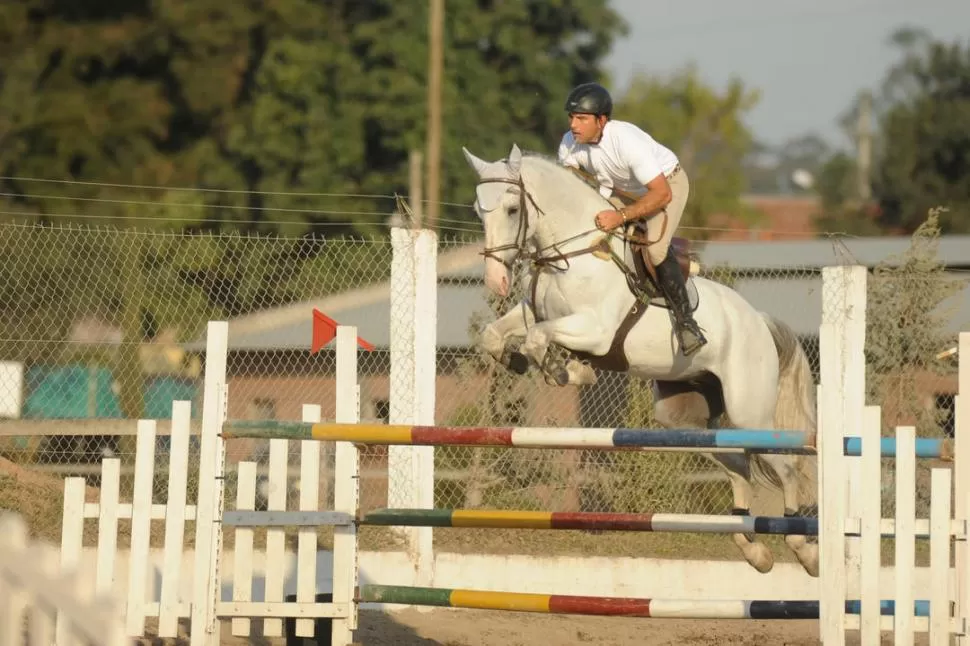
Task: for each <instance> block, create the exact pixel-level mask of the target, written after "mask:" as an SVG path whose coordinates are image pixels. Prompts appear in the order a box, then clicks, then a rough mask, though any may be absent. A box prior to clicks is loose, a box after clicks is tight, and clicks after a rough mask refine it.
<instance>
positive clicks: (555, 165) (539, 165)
mask: <svg viewBox="0 0 970 646" xmlns="http://www.w3.org/2000/svg"><path fill="white" fill-rule="evenodd" d="M527 161H528V162H532V164H530V166H531V168H530V170H537V171H538V172H539V173H540V174H541V175H542V176H544V177H549V178H550V179H552V180H554V181H555V182H556V183H557V185H558V186H559V187H560V188H561V189H562V190H560V191H557V192H558V193H560V194H564V195H563V197H566V195H565V194H566V193H568V194H569V197H570V199H569V200H568V203H567V204H565V205H564V206H569V205H570V204H571V203H572V199H573V198H575V197H580V198H582V199H592V198H593V196H594V195H595V196H596V198H598V199H599V201H600V202H602V203H603V205H604V206H605V207H606V208H608V207H609V206H610V204H609V200H607V199H606V198H605V197H603V194H602V193H600V192H599V190H597V189H596V187H594V186H591V185H590V184H589V183H588V182H587V181H586V180H584V179H583V178H582V177H580V176H579V175H578V174H577V173H576V172H575V171H574V170H572V169H570V168H569V167H567V166H564V165H563V164H560V163H559V159H558V158H557V157H555V156H553V155H549V154H546V153H541V152H534V151H523V153H522V163H523V169H525V167H526V163H527ZM573 191H577V193H578V195H577V194H576V193H573Z"/></svg>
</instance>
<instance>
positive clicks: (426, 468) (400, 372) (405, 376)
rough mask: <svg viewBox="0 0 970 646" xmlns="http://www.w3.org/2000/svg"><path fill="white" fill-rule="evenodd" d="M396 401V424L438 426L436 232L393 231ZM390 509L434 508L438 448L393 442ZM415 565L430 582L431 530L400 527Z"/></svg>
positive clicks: (418, 579)
mask: <svg viewBox="0 0 970 646" xmlns="http://www.w3.org/2000/svg"><path fill="white" fill-rule="evenodd" d="M391 242H392V247H393V254H394V255H393V260H392V264H391V308H390V311H391V315H390V326H391V329H390V333H391V335H390V336H391V386H390V388H391V402H390V422H391V423H392V424H434V408H435V373H436V359H437V357H436V354H437V352H436V347H437V324H438V315H437V253H438V249H437V244H438V243H437V235H436V234H435V233H434V232H433V231H428V230H420V231H414V230H412V229H402V228H395V229H392V230H391ZM387 462H388V464H387V467H388V482H387V498H388V507H412V508H424V509H430V508H432V507H433V506H434V447H431V446H390V447H388V457H387ZM401 532H402V534H403V535H404V536H405V538H406V544H407V551H408V555H409V558H410V559H411V562H412V564H413V566H414V570H415V581H414V585H418V586H427V585H430V583H431V579H432V567H433V564H434V555H433V552H432V529H431V528H430V527H412V528H405V529H403V530H401Z"/></svg>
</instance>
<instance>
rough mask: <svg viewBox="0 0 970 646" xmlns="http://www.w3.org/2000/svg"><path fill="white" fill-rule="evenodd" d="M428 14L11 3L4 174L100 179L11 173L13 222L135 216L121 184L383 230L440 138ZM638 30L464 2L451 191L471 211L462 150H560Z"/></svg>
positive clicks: (234, 210) (614, 19)
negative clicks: (581, 91)
mask: <svg viewBox="0 0 970 646" xmlns="http://www.w3.org/2000/svg"><path fill="white" fill-rule="evenodd" d="M427 4H428V3H427V2H420V3H412V2H392V1H391V0H339V1H337V2H327V3H320V2H311V1H309V0H279V1H277V2H273V3H270V2H263V1H262V0H252V1H250V2H237V3H225V2H216V1H215V0H195V1H194V2H187V1H186V0H157V1H155V2H146V1H145V0H133V1H132V2H117V1H116V0H90V1H87V2H84V3H70V2H63V1H61V0H11V1H10V2H5V3H2V7H0V60H2V63H3V64H2V65H0V115H2V116H0V174H2V175H3V176H5V177H20V178H54V179H58V180H72V181H75V182H93V183H96V184H102V185H87V184H74V185H62V184H37V183H33V182H24V181H18V180H4V181H3V184H4V190H3V192H4V193H9V194H11V196H12V199H10V200H8V201H7V202H8V203H7V205H6V206H7V208H5V209H4V210H5V211H7V213H8V214H9V213H12V212H18V213H23V212H26V213H33V212H35V213H41V214H43V213H46V214H48V215H50V216H53V215H55V214H57V215H58V216H63V215H64V214H78V215H80V216H83V217H84V218H85V219H88V220H89V219H90V218H92V217H111V218H116V217H119V216H126V215H130V213H128V212H127V209H126V208H125V205H124V204H119V203H115V202H104V201H91V200H103V199H105V198H106V197H107V196H108V194H109V193H111V192H110V191H108V190H107V188H106V187H105V186H103V184H105V183H112V184H137V185H162V186H188V187H196V188H203V189H216V190H217V191H218V192H208V193H204V194H201V197H200V198H199V200H198V202H199V204H195V205H193V206H192V207H188V206H186V205H181V204H171V203H169V204H167V205H166V206H167V208H165V209H161V212H157V211H158V210H156V213H155V214H153V217H152V218H151V219H152V220H153V221H154V220H161V224H160V225H161V226H170V227H171V226H172V225H173V224H174V225H175V227H176V228H194V227H203V228H210V229H215V228H227V227H230V228H233V229H244V230H249V231H267V230H272V231H282V232H284V233H302V232H305V231H320V232H326V233H341V232H342V233H361V234H367V235H373V234H378V233H383V222H384V221H385V220H386V219H387V217H388V216H389V215H390V213H391V211H392V210H393V208H394V202H393V201H391V200H389V199H385V200H375V199H365V198H361V197H358V196H359V195H361V194H370V195H374V194H378V195H385V196H389V195H392V194H394V193H406V192H407V180H408V167H407V165H408V155H409V152H410V151H411V150H412V149H415V148H422V147H423V144H424V140H425V131H426V117H425V115H426V113H427V110H426V106H427V89H426V74H427V63H428V38H427V32H428V28H427V23H428V15H427ZM624 30H625V25H624V24H623V22H622V21H621V20H620V18H619V17H618V16H617V14H616V13H614V12H613V11H612V10H611V9H610V8H609V7H608V3H607V2H606V0H583V1H582V2H580V1H578V0H557V1H556V2H540V1H538V0H525V1H522V2H512V3H507V2H492V1H489V0H479V1H478V2H462V3H453V4H449V5H448V8H447V11H446V25H445V35H446V39H445V40H446V42H445V44H444V51H445V53H444V57H445V79H444V88H443V104H444V117H443V123H444V133H443V151H442V152H443V154H442V157H443V166H444V168H443V171H442V196H441V197H442V199H443V200H444V201H460V202H462V203H467V202H468V181H469V180H470V179H471V176H470V175H469V174H468V173H469V171H468V169H467V167H466V165H465V163H464V161H463V159H462V156H461V153H460V150H461V146H462V145H468V146H470V147H473V148H475V149H478V150H483V151H484V152H485V153H486V154H495V155H499V154H504V152H506V151H507V150H508V148H509V147H510V145H511V142H512V141H518V143H519V144H520V145H523V146H528V147H532V148H537V149H549V148H551V147H552V146H554V145H555V143H556V142H557V141H558V136H559V134H560V130H561V127H562V123H563V120H562V115H561V113H560V110H559V108H560V103H561V100H562V97H563V96H564V95H565V93H566V92H567V91H568V88H569V87H570V86H571V85H572V84H573V83H575V82H577V81H579V80H589V79H592V78H600V77H602V69H601V65H602V60H603V58H604V57H605V55H606V53H607V52H608V51H609V48H610V46H611V43H612V40H613V38H614V37H616V36H617V35H619V34H622V33H623V32H624ZM282 193H290V195H283V194H282ZM292 193H301V194H302V195H292ZM113 194H114V197H116V198H117V199H119V200H120V201H122V202H124V201H128V202H148V203H157V202H160V201H162V198H163V196H161V195H159V193H158V192H157V191H147V190H143V191H139V192H137V193H133V192H132V191H126V192H125V194H124V196H123V197H119V196H118V195H117V191H115V192H113ZM324 194H326V195H324ZM330 194H340V195H339V196H332V195H330ZM66 197H70V198H72V199H70V200H68V199H64V198H66ZM129 206H130V205H129ZM142 206H144V204H142ZM469 215H470V214H469V213H468V211H467V209H461V210H460V211H458V213H457V215H455V216H451V217H458V218H462V217H468V216H469ZM176 216H177V217H176ZM173 220H174V221H175V222H173Z"/></svg>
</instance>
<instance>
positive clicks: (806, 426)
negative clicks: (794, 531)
mask: <svg viewBox="0 0 970 646" xmlns="http://www.w3.org/2000/svg"><path fill="white" fill-rule="evenodd" d="M762 316H763V317H764V320H765V323H766V324H767V325H768V329H769V330H770V331H771V338H772V339H774V341H775V350H776V351H777V353H778V395H777V399H776V400H775V417H774V427H775V428H777V429H780V430H796V431H805V432H806V433H808V434H809V435H810V436H811V437H814V436H815V432H816V428H817V409H816V404H815V380H814V378H813V376H812V367H811V365H810V364H809V362H808V356H807V355H806V354H805V350H804V348H802V344H801V343H800V342H799V341H798V336H797V335H796V334H795V331H794V330H792V329H791V327H790V326H789V325H787V324H786V323H784V322H782V321H780V320H778V319H776V318H774V317H772V316H769V315H767V314H763V315H762ZM792 457H793V458H797V459H796V460H795V461H796V463H797V464H798V470H799V472H800V475H801V476H802V478H801V479H802V481H803V482H804V483H805V486H806V487H807V488H808V489H811V491H808V490H806V491H803V492H801V493H802V496H803V497H802V499H803V500H806V499H814V497H815V495H816V492H815V489H814V485H815V481H816V472H815V469H814V468H811V463H812V461H810V460H804V459H801V458H803V457H804V456H792ZM753 462H755V464H756V468H757V466H760V465H757V463H758V462H759V461H758V460H757V459H756V460H754V461H753ZM805 494H809V495H810V498H806V497H805Z"/></svg>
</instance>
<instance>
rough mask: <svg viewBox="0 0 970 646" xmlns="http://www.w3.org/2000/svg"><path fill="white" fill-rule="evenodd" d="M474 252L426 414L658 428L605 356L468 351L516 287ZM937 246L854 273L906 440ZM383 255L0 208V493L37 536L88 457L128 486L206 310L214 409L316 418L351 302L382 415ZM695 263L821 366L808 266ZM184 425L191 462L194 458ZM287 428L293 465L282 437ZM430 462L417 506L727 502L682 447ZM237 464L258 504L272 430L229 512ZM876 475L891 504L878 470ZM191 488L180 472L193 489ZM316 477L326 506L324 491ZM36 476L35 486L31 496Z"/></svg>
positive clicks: (445, 305)
mask: <svg viewBox="0 0 970 646" xmlns="http://www.w3.org/2000/svg"><path fill="white" fill-rule="evenodd" d="M477 250H478V246H476V245H475V244H472V245H468V244H465V243H463V242H461V241H457V242H450V241H442V242H439V250H438V258H437V266H438V275H439V278H438V296H437V298H438V303H437V308H438V317H439V328H438V347H437V353H436V405H435V421H436V422H437V423H439V424H449V425H485V426H489V425H509V426H525V425H528V426H548V427H557V426H590V427H613V426H628V427H642V428H645V429H650V428H656V427H657V426H658V425H657V424H656V422H655V420H654V418H653V409H652V396H651V391H650V384H649V383H647V382H643V381H640V380H638V379H635V378H631V377H628V376H626V375H622V374H612V373H603V372H601V373H599V374H598V382H597V383H596V384H595V385H592V386H583V387H578V388H577V387H565V388H560V387H556V386H551V385H548V384H546V383H544V382H543V381H542V379H541V377H538V376H537V374H536V373H535V372H532V373H530V374H528V375H524V376H519V375H513V374H510V373H509V372H508V371H506V370H504V369H503V368H500V367H497V366H496V364H495V362H494V361H493V360H492V359H491V358H490V357H488V356H486V355H484V354H483V353H482V351H481V350H480V349H479V348H478V347H477V345H476V339H477V335H478V334H479V332H480V330H481V329H482V326H483V325H484V324H486V323H487V322H488V321H490V320H491V319H493V318H494V317H496V316H497V315H498V314H499V313H500V312H504V311H505V310H506V309H507V308H508V307H510V306H511V305H512V304H514V303H515V302H516V301H517V298H518V297H521V293H519V294H513V295H512V296H511V297H510V298H509V299H506V300H503V301H497V300H495V299H494V298H493V297H492V296H490V295H489V294H488V293H487V292H486V290H485V288H484V286H483V284H482V280H481V270H482V266H481V257H480V256H479V255H477V253H476V252H477ZM934 253H935V251H934V248H933V237H932V235H927V236H925V239H924V238H921V237H919V236H917V237H916V238H914V243H913V245H912V248H911V249H910V250H909V251H907V252H906V254H905V255H904V256H903V257H902V258H897V259H887V261H886V262H884V263H882V264H880V265H879V266H876V267H875V268H874V269H873V270H872V272H871V273H870V275H869V278H868V298H869V302H868V312H867V321H868V325H867V342H866V358H867V389H868V390H867V401H868V402H869V403H881V404H882V406H883V411H882V413H883V422H884V433H889V432H891V429H892V427H893V426H895V425H897V424H913V425H915V426H916V427H917V430H918V433H919V435H920V436H924V437H925V436H936V437H939V436H946V435H952V428H953V421H952V394H953V392H954V391H955V389H956V362H955V361H952V360H949V361H940V360H937V359H936V358H935V357H936V354H937V353H939V352H940V350H943V349H945V348H947V347H949V346H951V345H953V339H954V338H955V332H956V330H958V329H960V328H961V327H963V328H966V327H967V323H968V321H965V320H960V319H959V318H958V316H957V314H955V313H954V311H952V310H948V309H946V307H945V306H946V305H947V304H948V303H950V301H952V296H953V295H954V294H957V293H958V291H959V290H961V289H964V288H965V286H966V281H965V280H963V279H960V278H959V277H955V274H953V273H952V272H945V271H944V268H943V267H942V266H941V265H940V263H939V262H937V261H936V260H935V259H934V258H935V256H934ZM391 266H392V251H391V245H390V242H389V241H388V240H384V239H379V240H378V239H375V240H366V241H365V240H351V239H338V238H318V237H299V238H286V237H275V236H246V235H231V234H206V233H184V234H174V233H158V232H146V231H138V230H119V229H110V228H90V227H78V226H39V225H37V226H35V225H18V224H0V362H2V363H0V377H2V380H0V459H3V460H5V462H4V463H3V464H4V465H5V469H4V472H3V473H2V474H0V478H2V480H0V506H2V507H4V508H12V509H23V510H25V516H26V517H27V518H28V522H29V523H30V525H31V528H32V530H33V532H34V533H36V534H39V535H43V536H45V537H47V538H48V539H53V540H57V538H58V536H59V531H60V515H61V506H60V505H61V502H60V501H61V494H60V490H61V478H63V477H64V476H68V475H83V476H85V477H86V478H87V479H88V483H89V484H90V485H91V486H92V487H97V486H98V475H97V474H98V467H99V461H100V460H101V459H102V458H103V457H104V456H108V455H113V456H118V457H119V458H120V459H121V460H122V464H123V472H122V473H123V478H125V480H124V481H123V483H122V499H123V500H124V499H125V496H130V469H131V467H132V466H133V464H134V455H133V453H134V429H135V423H134V420H136V419H138V418H141V417H147V418H153V419H158V420H160V421H162V422H164V421H166V420H168V419H169V418H170V416H171V403H172V401H173V400H177V399H188V400H190V401H192V402H193V423H194V424H195V425H197V424H198V418H199V416H200V415H201V390H202V377H203V368H204V347H205V339H204V333H205V324H206V322H207V321H209V320H229V321H230V356H229V361H228V381H229V393H230V394H229V411H228V414H229V416H230V417H231V418H234V419H287V420H299V419H300V418H301V414H302V406H303V404H307V403H313V404H320V405H321V407H322V415H323V419H325V420H327V419H333V417H334V397H335V383H334V379H335V358H334V355H333V349H332V346H328V347H325V348H323V349H322V350H321V351H320V352H317V353H311V352H310V343H311V328H312V310H313V308H318V309H320V310H321V311H322V312H324V313H326V314H327V315H329V316H332V317H333V318H335V319H337V320H338V322H339V321H341V320H342V318H343V316H345V315H349V314H348V313H350V312H353V313H354V314H353V316H356V317H358V319H357V320H359V321H360V322H361V323H360V331H361V335H362V336H363V337H364V338H365V339H366V340H368V341H370V342H373V343H375V346H376V348H375V349H374V351H372V352H365V351H362V352H361V353H360V354H359V362H360V365H359V368H358V371H359V376H360V384H361V416H362V418H363V419H364V420H365V421H374V422H387V421H388V420H389V419H390V418H391V415H392V408H391V407H392V406H393V405H394V404H393V401H394V399H395V393H400V392H405V391H407V390H408V389H409V388H411V386H412V385H411V384H409V383H404V382H402V383H398V384H392V383H391V381H392V380H391V365H392V363H393V362H394V361H395V359H396V358H395V357H393V356H391V352H390V348H389V338H390V333H391V332H390V330H391V329H393V327H394V326H397V325H400V322H396V321H393V320H390V314H389V312H390V311H392V309H394V308H392V307H391V305H392V304H394V303H395V302H396V303H397V305H402V304H404V303H402V302H401V301H402V299H407V298H409V295H408V294H407V293H404V292H395V291H393V290H392V288H391V283H390V282H389V278H390V274H391ZM703 271H704V273H705V275H707V276H711V277H713V278H715V279H717V280H719V281H722V282H724V283H726V284H728V285H731V286H735V287H737V288H738V289H740V290H742V292H743V293H745V294H759V295H761V296H762V298H761V302H768V303H770V307H768V308H766V309H767V311H768V313H769V314H771V315H773V316H776V317H779V318H781V319H782V320H786V321H790V322H792V323H793V324H797V325H796V327H797V328H798V330H797V331H798V332H799V334H800V335H801V341H802V343H803V346H804V347H805V350H806V352H807V353H808V356H809V358H810V362H811V365H812V369H813V371H814V373H815V376H816V378H817V375H818V348H817V339H816V337H815V334H814V332H812V330H817V328H818V323H819V322H820V319H819V317H820V311H821V306H820V303H821V299H822V298H823V294H822V292H821V278H820V275H819V270H818V268H817V267H813V266H790V267H785V268H782V269H773V270H764V269H763V270H751V269H750V268H745V267H744V263H743V262H742V261H740V260H739V261H738V266H737V267H704V268H703ZM766 294H767V295H768V298H767V300H766V299H765V298H764V295H766ZM775 295H777V298H775ZM948 298H949V299H950V301H948V300H947V299H948ZM950 304H952V303H950ZM937 305H943V306H944V307H942V308H940V307H937ZM368 337H370V338H368ZM404 373H405V374H408V373H409V371H408V370H405V371H404ZM164 428H165V427H164V424H160V429H162V433H163V435H162V436H161V437H160V438H159V439H158V443H157V444H158V446H157V460H156V462H157V464H158V465H159V467H158V469H157V472H156V483H155V484H156V487H155V488H156V500H155V501H156V502H164V501H165V490H166V486H167V485H166V478H167V471H166V467H165V466H164V465H165V464H167V450H168V442H167V438H166V437H165V436H164ZM197 431H198V429H197V426H194V427H193V432H194V433H197ZM195 439H196V438H193V445H192V446H193V449H194V452H193V456H192V461H191V462H190V471H192V470H193V469H195V468H196V465H197V462H196V459H197V457H196V456H197V453H196V452H197V445H196V444H195V442H194V440H195ZM290 444H291V447H290V456H289V459H288V461H289V463H290V465H291V469H290V470H291V473H294V474H295V473H298V464H299V443H298V442H291V443H290ZM324 455H325V458H324V460H323V466H322V470H323V473H321V483H327V482H329V480H330V479H331V478H332V468H333V465H332V447H328V448H327V450H326V452H325V453H324ZM387 455H388V452H387V449H386V448H383V447H373V448H368V449H367V450H366V451H365V454H364V459H363V461H362V465H361V470H362V474H361V507H362V511H367V510H369V509H374V508H378V507H382V506H385V505H387V504H388V499H389V498H388V479H387V461H388V457H387ZM434 459H435V491H434V498H435V500H434V502H435V506H437V507H442V508H483V507H491V508H509V509H512V508H514V509H538V510H550V511H551V510H556V511H559V510H562V511H566V510H583V511H618V512H677V513H714V514H719V513H729V512H730V509H731V505H732V502H731V492H730V487H729V485H728V482H727V480H726V479H725V477H724V476H723V475H722V472H721V471H720V470H719V469H718V468H717V467H716V466H715V465H714V463H712V462H711V461H709V460H707V459H706V458H704V457H703V456H701V455H698V454H678V453H654V454H651V453H604V452H595V451H576V450H572V451H565V450H563V451H555V450H543V451H539V450H523V449H515V450H512V449H499V448H494V449H493V448H457V447H445V448H439V449H437V450H436V451H435V458H434ZM244 460H252V461H255V462H257V464H258V465H259V469H260V478H261V479H260V488H259V489H258V491H257V498H258V500H257V505H258V506H259V505H265V504H266V499H267V496H268V493H267V491H268V489H267V486H268V485H267V484H266V482H265V480H264V478H265V470H266V468H267V463H268V444H267V443H266V442H262V441H253V440H233V441H231V442H229V443H228V446H227V474H228V475H227V492H226V501H227V508H232V507H233V505H234V500H235V492H234V491H233V490H230V489H231V488H232V486H233V485H232V482H233V480H232V478H233V477H234V476H233V474H234V473H235V469H236V465H238V463H239V462H240V461H244ZM887 462H889V466H891V462H890V461H887ZM930 466H932V464H930V463H928V462H927V463H921V473H920V480H919V482H920V489H919V496H918V501H919V503H920V504H919V506H918V512H920V513H924V512H925V511H926V509H927V507H926V500H927V499H928V492H929V489H928V480H929V477H928V473H929V471H928V468H929V467H930ZM293 480H295V478H294V479H293ZM25 483H27V484H25ZM885 484H886V492H887V493H886V496H885V502H884V515H887V516H888V515H891V513H892V500H893V497H892V482H891V477H889V476H887V479H886V482H885ZM195 486H196V483H195V482H194V481H191V482H190V489H189V494H188V496H189V501H190V502H192V501H194V499H195V495H196V491H195ZM321 487H322V491H321V501H320V504H321V507H326V506H329V505H331V504H332V492H331V491H330V490H329V489H328V488H326V487H327V485H324V484H321ZM38 488H42V489H43V490H44V491H46V492H49V494H50V495H48V496H43V501H42V502H41V503H40V504H38V503H37V500H38V497H37V491H38ZM126 492H127V493H126ZM392 493H393V492H392ZM287 499H288V508H291V509H296V508H297V505H298V500H299V487H298V484H292V485H288V490H287ZM780 512H781V501H780V496H779V495H778V494H777V493H776V492H770V491H759V494H758V496H757V498H756V501H755V505H754V507H753V508H752V513H780ZM321 533H324V532H321ZM362 534H363V536H364V537H365V542H366V544H367V545H370V546H372V547H387V546H390V545H392V544H395V543H394V539H393V537H392V536H391V535H390V534H389V533H387V532H384V531H378V528H366V531H365V532H363V533H362ZM470 536H471V538H469V537H470ZM230 540H231V539H230ZM435 540H436V545H437V546H438V547H439V548H440V549H447V550H465V549H474V550H477V551H490V550H494V551H510V550H513V551H527V552H534V553H545V554H549V553H564V552H579V553H591V552H592V551H595V553H598V554H621V555H637V556H649V555H667V554H679V555H681V556H683V555H684V554H685V553H690V554H691V555H692V556H704V555H708V556H718V555H720V556H725V557H734V556H736V554H735V550H734V548H733V546H732V545H731V544H730V540H729V539H726V538H724V537H697V536H690V535H683V534H680V535H665V536H661V535H656V536H645V535H632V534H620V535H609V536H607V535H600V534H593V533H590V532H556V533H554V534H553V533H542V532H532V531H525V532H521V531H520V532H515V533H512V532H505V531H502V530H448V529H440V530H435ZM769 542H770V541H769ZM776 555H778V557H779V558H784V557H782V555H781V553H780V551H776Z"/></svg>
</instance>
